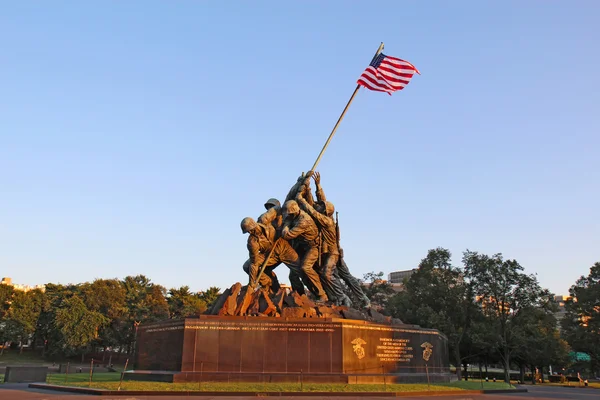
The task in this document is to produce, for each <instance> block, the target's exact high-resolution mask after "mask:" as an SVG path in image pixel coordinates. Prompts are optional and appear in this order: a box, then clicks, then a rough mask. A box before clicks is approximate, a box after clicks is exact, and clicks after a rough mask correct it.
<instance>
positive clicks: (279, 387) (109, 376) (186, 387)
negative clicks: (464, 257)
mask: <svg viewBox="0 0 600 400" xmlns="http://www.w3.org/2000/svg"><path fill="white" fill-rule="evenodd" d="M119 378H120V374H119V373H115V372H105V373H96V374H94V377H93V382H92V384H91V387H92V388H96V389H111V390H116V389H117V388H118V387H119ZM48 383H51V384H55V385H68V386H81V387H88V385H89V375H88V374H69V376H68V382H67V383H65V374H51V375H49V376H48ZM507 387H508V386H507V385H506V384H505V383H503V382H497V383H494V382H483V388H484V389H505V388H507ZM480 389H481V383H480V382H476V381H468V382H465V381H461V382H452V383H447V384H436V385H431V386H430V387H428V386H427V384H389V385H383V384H358V385H347V384H323V383H305V384H304V385H303V386H302V387H301V386H300V384H299V383H250V382H247V383H224V382H203V383H202V384H201V385H199V384H198V383H197V382H196V383H162V382H138V381H123V384H122V386H121V390H164V391H197V390H202V391H215V392H228V391H231V392H296V391H297V392H299V391H301V390H303V391H305V392H371V391H374V392H382V391H386V390H387V391H388V392H416V391H428V390H431V391H442V390H444V391H446V390H448V391H449V390H456V391H460V390H480Z"/></svg>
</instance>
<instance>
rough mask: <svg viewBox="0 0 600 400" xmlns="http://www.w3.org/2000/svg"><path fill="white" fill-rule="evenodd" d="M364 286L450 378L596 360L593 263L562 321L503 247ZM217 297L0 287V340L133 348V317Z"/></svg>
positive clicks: (597, 304)
mask: <svg viewBox="0 0 600 400" xmlns="http://www.w3.org/2000/svg"><path fill="white" fill-rule="evenodd" d="M363 284H364V288H365V293H366V294H367V296H368V297H369V298H370V299H371V301H372V303H373V304H374V305H375V306H377V307H378V308H379V310H380V311H381V312H382V313H384V314H386V315H390V316H393V317H396V318H399V319H401V320H402V321H404V322H405V323H407V324H415V325H420V326H422V327H424V328H435V329H438V330H439V331H441V332H442V333H444V334H445V336H446V337H447V338H448V345H449V352H450V359H451V360H450V361H451V362H452V364H454V365H455V366H456V372H457V375H458V377H459V378H461V377H462V376H464V375H466V374H467V365H469V364H479V365H480V366H481V365H484V366H485V367H486V368H487V365H489V364H498V363H499V364H502V366H503V367H504V378H505V380H509V379H510V373H509V371H510V369H511V368H517V369H520V371H521V379H522V378H523V375H524V370H525V368H529V369H530V370H532V371H533V370H534V369H535V368H539V369H540V370H541V371H544V370H546V371H548V367H549V366H550V365H552V366H555V367H556V366H567V365H568V364H569V363H570V360H569V353H570V352H571V351H576V352H582V353H586V354H588V355H589V356H590V358H591V362H590V364H589V368H590V369H591V371H590V372H592V373H593V372H594V371H597V368H598V366H599V365H600V363H599V360H600V262H599V263H596V264H594V265H593V266H592V267H591V269H590V273H589V275H588V276H582V277H581V278H580V279H579V280H577V282H575V284H574V285H573V286H572V287H571V289H570V296H571V299H570V300H567V301H566V304H565V308H566V315H565V317H564V318H563V319H562V320H561V321H558V320H557V319H556V317H555V313H556V311H557V309H558V307H557V303H556V302H555V301H554V296H553V294H552V293H550V292H549V291H548V290H547V289H544V288H542V287H541V286H540V284H539V282H538V280H537V278H536V276H535V275H531V274H526V273H525V272H524V269H523V267H522V266H521V265H520V264H519V263H518V262H517V261H516V260H506V259H504V258H503V256H502V254H494V255H486V254H481V253H478V252H474V251H470V250H467V251H465V252H463V254H462V265H461V266H455V265H453V264H452V262H451V253H450V251H448V250H447V249H444V248H436V249H432V250H429V252H428V253H427V255H426V257H425V258H423V260H421V262H420V264H419V266H418V268H417V269H416V271H415V272H414V273H413V274H412V275H411V276H410V277H409V278H407V279H405V281H404V288H403V290H402V291H400V292H395V291H394V289H393V288H392V286H391V285H390V284H389V283H388V282H386V281H385V280H384V279H383V273H382V272H381V273H375V272H371V273H368V274H366V275H365V276H364V278H363ZM219 295H220V289H219V288H217V287H210V288H208V289H207V290H205V291H201V292H197V293H193V292H191V291H190V289H189V287H188V286H182V287H180V288H172V289H170V290H167V289H166V288H165V287H163V286H161V285H158V284H155V283H153V282H151V281H150V279H148V278H147V277H145V276H144V275H138V276H128V277H126V278H124V279H122V280H119V279H97V280H95V281H93V282H86V283H82V284H70V285H59V284H47V285H46V289H45V291H41V290H38V289H36V290H31V291H28V292H23V291H18V290H14V289H13V287H12V286H8V285H0V343H9V342H10V343H12V344H13V346H14V345H18V344H20V346H21V349H22V345H23V344H24V343H31V344H32V345H33V347H35V348H36V349H41V351H42V352H43V355H44V356H45V357H47V358H48V359H57V358H62V357H72V356H78V355H81V356H82V358H83V356H84V355H85V354H86V353H88V352H90V351H95V350H96V349H103V350H104V352H106V350H107V349H108V350H111V351H113V352H114V351H116V352H120V353H126V354H133V351H134V343H135V334H136V328H137V326H138V325H139V324H140V323H147V322H154V321H161V320H165V319H169V318H184V317H193V316H197V315H200V314H202V313H203V312H204V311H205V310H206V309H207V308H208V307H209V306H210V305H211V304H212V303H213V302H214V301H215V300H216V299H217V298H218V296H219ZM575 299H576V300H575ZM356 301H357V304H358V302H359V300H358V299H356ZM559 327H560V328H561V329H559ZM4 347H5V346H3V348H2V350H1V351H4ZM461 367H462V369H463V370H461ZM480 368H481V367H480ZM486 372H487V371H486Z"/></svg>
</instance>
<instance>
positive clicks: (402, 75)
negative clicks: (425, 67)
mask: <svg viewBox="0 0 600 400" xmlns="http://www.w3.org/2000/svg"><path fill="white" fill-rule="evenodd" d="M415 72H416V73H417V74H419V75H420V74H421V73H420V72H419V70H418V69H417V68H415V66H414V65H412V64H411V63H409V62H408V61H404V60H401V59H399V58H396V57H390V56H386V55H385V54H383V53H379V55H378V56H377V57H375V59H374V60H373V61H372V62H371V64H370V65H369V66H368V67H367V69H365V72H363V73H362V75H361V76H360V78H358V81H357V82H356V83H358V84H359V85H361V86H364V87H366V88H367V89H371V90H376V91H378V92H386V93H387V94H389V95H391V94H392V92H395V91H397V90H402V89H404V87H405V86H406V85H408V82H410V79H411V78H412V76H413V75H414V74H415Z"/></svg>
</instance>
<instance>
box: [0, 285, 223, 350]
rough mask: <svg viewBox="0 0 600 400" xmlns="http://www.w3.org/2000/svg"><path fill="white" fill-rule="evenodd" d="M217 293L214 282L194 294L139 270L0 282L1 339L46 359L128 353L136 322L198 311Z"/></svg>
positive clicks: (188, 289) (133, 337)
mask: <svg viewBox="0 0 600 400" xmlns="http://www.w3.org/2000/svg"><path fill="white" fill-rule="evenodd" d="M219 295H220V289H219V288H217V287H210V288H208V289H207V290H205V291H201V292H197V293H193V292H191V291H190V288H189V287H188V286H182V287H180V288H173V289H170V290H167V289H166V288H165V287H164V286H161V285H158V284H155V283H153V282H151V281H150V279H148V278H147V277H145V276H144V275H137V276H128V277H126V278H125V279H123V280H119V279H96V280H95V281H93V282H86V283H81V284H69V285H58V284H52V283H50V284H47V285H46V287H45V291H42V290H40V289H34V290H30V291H27V292H24V291H19V290H14V288H13V287H12V286H9V285H0V343H1V344H4V345H5V344H7V343H12V344H13V345H18V346H19V348H20V350H21V351H22V349H23V345H25V344H26V343H28V342H30V343H32V344H33V346H34V347H35V348H41V349H42V352H43V355H44V356H45V357H47V358H49V359H56V358H63V357H70V356H75V355H81V356H82V359H83V356H84V355H85V354H86V353H87V352H89V351H91V350H93V349H97V348H102V349H103V350H104V351H106V350H107V349H110V350H112V351H117V352H120V353H127V354H132V353H133V346H134V341H135V333H136V328H137V326H138V325H139V324H140V323H146V322H154V321H161V320H165V319H168V318H183V317H191V316H197V315H200V314H202V313H203V312H204V311H205V310H206V309H207V307H208V306H209V305H210V304H211V303H212V302H213V301H214V300H216V299H217V297H218V296H219ZM4 347H5V346H3V348H2V350H1V351H2V352H3V351H4Z"/></svg>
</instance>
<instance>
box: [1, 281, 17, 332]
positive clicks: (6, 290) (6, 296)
mask: <svg viewBox="0 0 600 400" xmlns="http://www.w3.org/2000/svg"><path fill="white" fill-rule="evenodd" d="M14 291H15V290H14V288H13V287H12V286H10V285H5V284H3V283H2V284H0V322H2V320H3V319H4V316H5V315H6V313H7V312H8V308H9V307H10V302H11V301H12V297H13V293H14Z"/></svg>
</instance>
